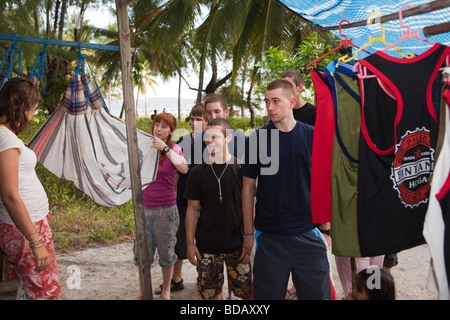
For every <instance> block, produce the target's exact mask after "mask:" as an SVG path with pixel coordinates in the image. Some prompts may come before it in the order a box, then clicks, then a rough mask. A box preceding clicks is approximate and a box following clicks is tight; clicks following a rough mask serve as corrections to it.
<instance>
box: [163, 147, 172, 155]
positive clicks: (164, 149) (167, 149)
mask: <svg viewBox="0 0 450 320" xmlns="http://www.w3.org/2000/svg"><path fill="white" fill-rule="evenodd" d="M169 150H170V148H169V146H165V147H164V148H163V149H162V151H161V155H162V156H163V155H165V154H166V153H167V152H169Z"/></svg>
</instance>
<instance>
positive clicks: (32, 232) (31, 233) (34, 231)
mask: <svg viewBox="0 0 450 320" xmlns="http://www.w3.org/2000/svg"><path fill="white" fill-rule="evenodd" d="M36 232H37V230H36V228H34V230H33V231H31V232H30V233H29V234H28V235H26V236H25V238H27V239H28V237H29V236H31V235H33V234H35V233H36Z"/></svg>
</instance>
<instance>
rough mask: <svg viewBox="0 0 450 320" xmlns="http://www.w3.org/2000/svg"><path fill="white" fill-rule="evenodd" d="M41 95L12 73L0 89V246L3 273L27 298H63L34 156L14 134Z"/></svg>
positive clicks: (44, 196) (45, 198)
mask: <svg viewBox="0 0 450 320" xmlns="http://www.w3.org/2000/svg"><path fill="white" fill-rule="evenodd" d="M40 100H41V95H40V93H39V90H38V88H37V87H36V86H34V85H33V84H32V83H31V82H30V81H28V80H23V79H19V78H13V79H11V80H9V81H7V82H6V83H5V84H4V86H3V87H2V88H1V90H0V177H1V179H0V250H1V251H2V252H3V253H4V255H5V262H6V271H7V272H6V276H7V278H8V279H13V278H17V277H19V278H20V279H21V280H22V282H23V285H24V289H25V294H26V297H27V299H28V300H38V299H39V300H52V299H62V294H61V284H60V279H59V272H58V267H57V264H56V256H55V251H54V246H53V241H52V233H51V230H50V227H49V226H48V221H47V215H48V199H47V194H46V193H45V190H44V188H43V186H42V184H41V183H40V181H39V179H38V177H37V175H36V172H35V166H36V155H35V154H34V152H33V151H31V150H30V149H29V148H27V147H26V146H25V145H24V143H23V142H22V140H20V139H19V138H18V137H17V134H19V133H20V132H21V131H23V130H24V129H25V128H26V126H27V125H28V124H29V121H30V120H31V118H32V117H33V115H34V113H35V111H36V109H37V108H38V105H39V101H40Z"/></svg>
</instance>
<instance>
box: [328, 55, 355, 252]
mask: <svg viewBox="0 0 450 320" xmlns="http://www.w3.org/2000/svg"><path fill="white" fill-rule="evenodd" d="M336 63H337V61H333V62H331V63H330V64H329V65H328V68H329V67H331V66H333V67H334V66H335V65H336ZM352 67H353V65H352V64H346V63H343V62H339V63H338V64H337V67H336V68H335V70H334V71H333V72H331V71H328V72H327V75H328V78H329V79H330V83H331V87H332V91H333V100H334V121H335V135H334V143H333V159H332V166H331V194H332V214H331V228H332V230H333V246H332V248H333V254H335V255H337V256H344V257H361V249H360V247H359V237H358V225H357V194H358V193H357V182H358V156H359V155H358V151H359V136H360V124H361V99H360V93H359V83H358V77H357V76H356V74H355V73H354V72H353V70H352Z"/></svg>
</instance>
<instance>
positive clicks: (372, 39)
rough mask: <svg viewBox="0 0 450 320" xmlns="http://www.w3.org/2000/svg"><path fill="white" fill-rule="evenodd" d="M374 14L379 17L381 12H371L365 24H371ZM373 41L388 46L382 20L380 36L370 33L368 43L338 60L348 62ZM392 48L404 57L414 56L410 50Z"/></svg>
mask: <svg viewBox="0 0 450 320" xmlns="http://www.w3.org/2000/svg"><path fill="white" fill-rule="evenodd" d="M374 15H377V16H379V17H381V13H378V12H373V13H372V14H371V15H370V16H369V18H368V19H367V24H371V22H372V20H373V16H374ZM374 42H381V43H384V44H385V45H387V46H390V44H389V43H387V42H386V40H385V30H384V22H383V23H381V36H379V37H374V36H372V35H369V43H367V44H366V45H364V46H362V47H360V48H359V49H357V50H356V51H355V52H353V55H352V56H351V57H349V56H348V55H345V56H343V57H341V58H339V59H338V60H339V61H342V62H345V63H347V62H350V61H352V60H354V59H356V57H357V56H358V53H359V52H360V51H361V50H363V49H365V48H367V47H368V46H371V45H372V44H373V43H374ZM393 48H395V49H397V53H398V54H399V55H401V56H402V57H405V58H412V57H414V54H412V53H410V52H408V53H407V55H404V54H402V53H401V52H400V51H402V49H401V48H397V47H393Z"/></svg>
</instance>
